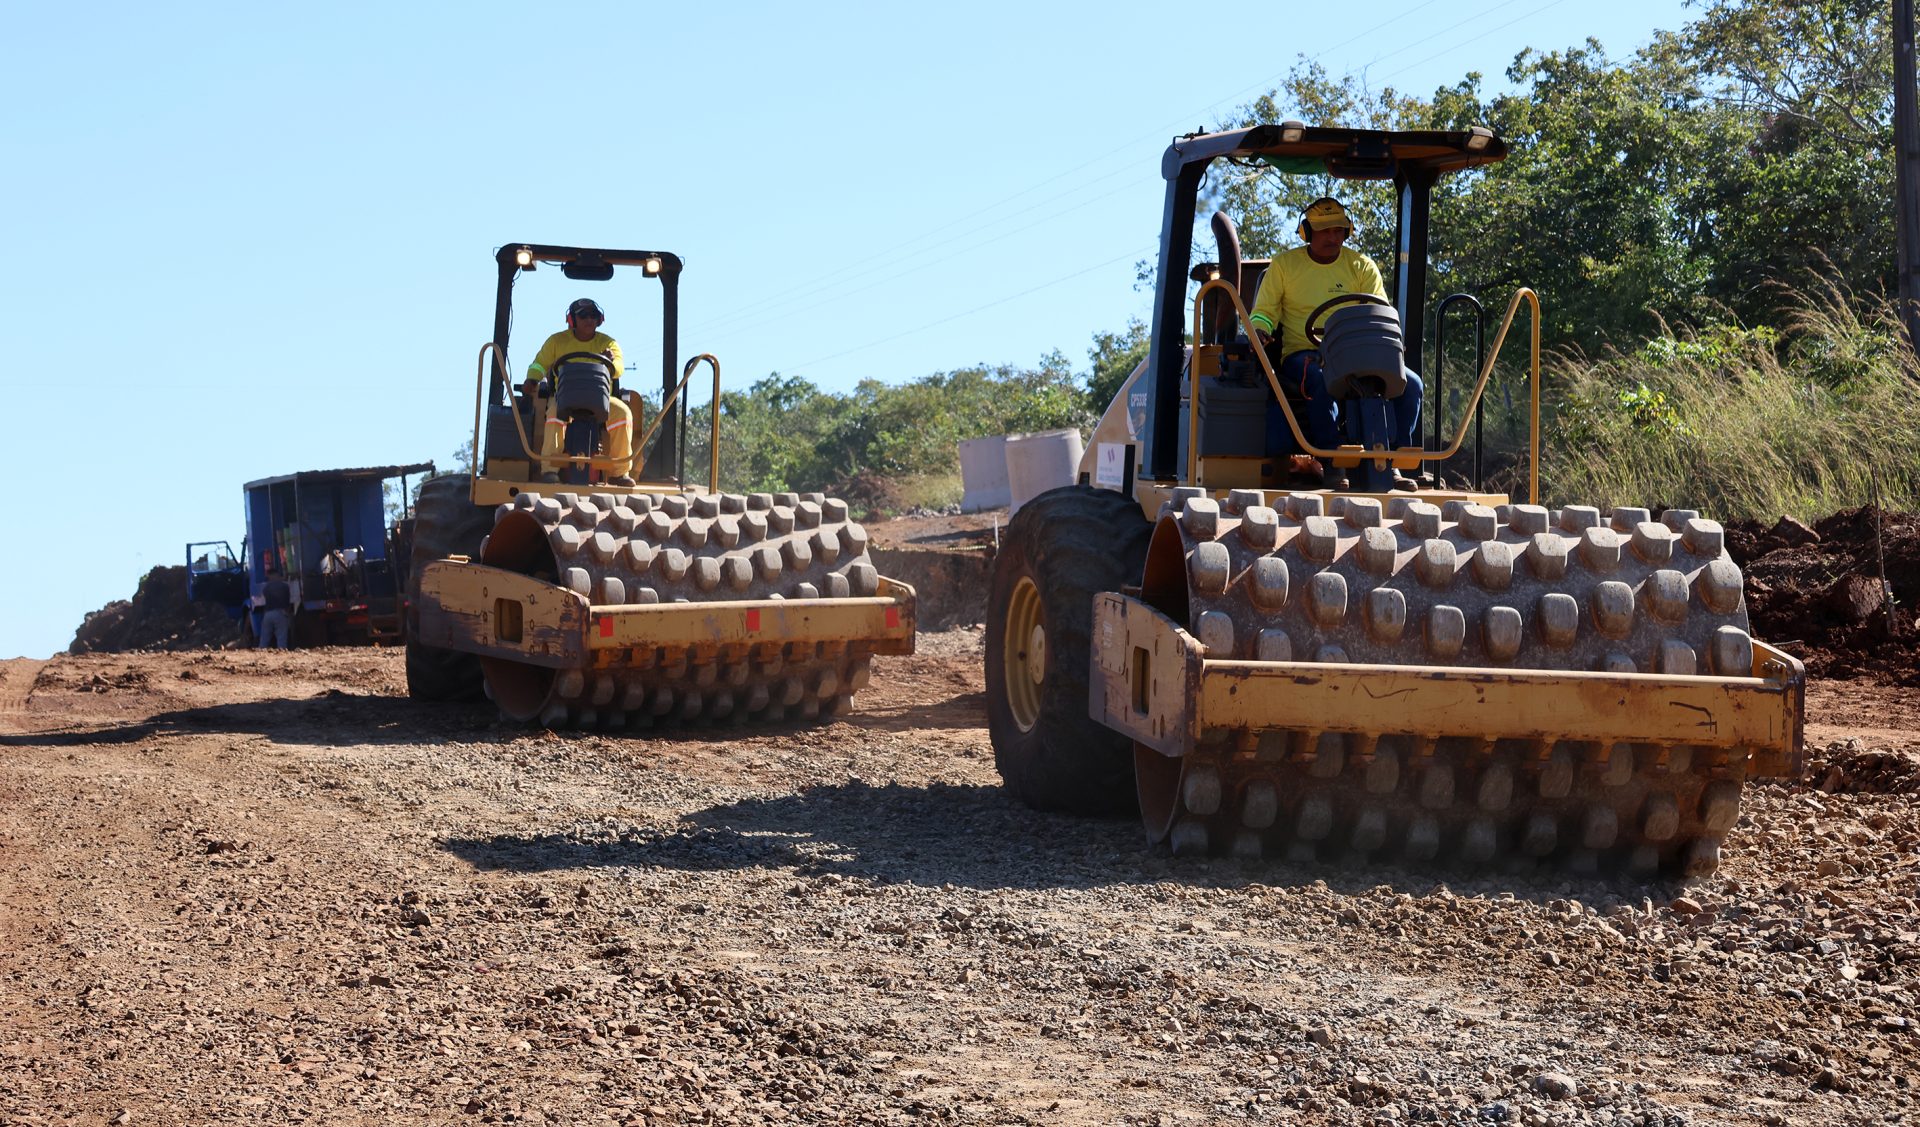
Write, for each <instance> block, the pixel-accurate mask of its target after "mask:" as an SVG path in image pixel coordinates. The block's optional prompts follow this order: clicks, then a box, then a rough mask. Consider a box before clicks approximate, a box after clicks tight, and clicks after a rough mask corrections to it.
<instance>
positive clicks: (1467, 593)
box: [986, 122, 1805, 876]
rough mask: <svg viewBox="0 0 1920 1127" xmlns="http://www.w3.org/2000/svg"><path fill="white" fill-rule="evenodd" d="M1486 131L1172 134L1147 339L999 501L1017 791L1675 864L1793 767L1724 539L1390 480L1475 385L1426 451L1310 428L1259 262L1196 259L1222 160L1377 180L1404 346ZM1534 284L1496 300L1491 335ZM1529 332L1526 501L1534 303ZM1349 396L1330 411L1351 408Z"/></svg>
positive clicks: (1788, 664)
mask: <svg viewBox="0 0 1920 1127" xmlns="http://www.w3.org/2000/svg"><path fill="white" fill-rule="evenodd" d="M1505 151H1506V149H1505V146H1504V144H1502V143H1501V142H1500V141H1499V139H1498V138H1496V137H1494V136H1493V135H1492V134H1490V133H1488V132H1486V131H1485V130H1478V129H1476V130H1472V131H1466V132H1457V133H1440V132H1423V133H1379V132H1371V131H1360V130H1346V129H1336V128H1308V127H1305V126H1302V125H1300V124H1299V123H1295V122H1288V123H1285V124H1283V125H1277V126H1275V125H1268V126H1259V127H1255V128H1253V129H1248V130H1242V131H1237V132H1233V133H1224V134H1213V135H1206V136H1195V137H1188V138H1183V139H1182V140H1180V141H1179V142H1176V143H1175V144H1174V146H1173V147H1172V148H1171V149H1170V150H1169V151H1168V154H1167V157H1166V159H1165V161H1164V162H1163V167H1164V168H1165V170H1166V175H1167V178H1168V181H1169V187H1168V204H1167V213H1166V214H1167V220H1166V226H1165V228H1164V231H1163V234H1162V245H1161V255H1160V268H1159V271H1158V275H1157V279H1158V280H1157V285H1158V292H1157V303H1156V306H1155V315H1154V325H1153V337H1152V344H1151V351H1150V353H1149V356H1148V358H1147V360H1146V361H1145V362H1144V363H1143V364H1142V365H1141V367H1140V369H1139V370H1138V371H1136V372H1135V373H1134V375H1133V377H1132V378H1131V379H1130V380H1129V382H1128V384H1127V385H1126V386H1125V387H1123V388H1122V390H1121V392H1120V394H1119V395H1118V396H1117V397H1116V400H1115V403H1114V405H1113V407H1111V408H1110V409H1109V410H1108V412H1107V414H1106V416H1105V417H1104V418H1103V419H1102V421H1101V424H1100V426H1099V428H1098V430H1097V431H1096V433H1095V441H1094V444H1093V447H1092V449H1091V450H1090V451H1089V454H1088V458H1087V461H1086V462H1085V463H1084V465H1083V467H1082V470H1083V472H1082V483H1081V484H1079V485H1075V486H1070V487H1068V488H1065V489H1059V490H1055V491H1053V492H1051V493H1048V494H1044V495H1042V496H1041V497H1040V498H1038V499H1036V500H1035V501H1033V502H1030V503H1029V504H1027V505H1026V506H1023V507H1022V508H1021V510H1020V511H1019V513H1018V514H1017V515H1016V516H1015V518H1014V519H1013V521H1012V522H1011V524H1010V525H1009V527H1008V530H1007V536H1006V539H1005V541H1004V544H1003V548H1002V551H1001V553H1000V555H999V557H998V559H997V560H996V564H995V573H994V578H993V588H992V592H991V596H990V608H989V617H988V628H987V639H986V644H987V653H986V662H987V683H988V715H989V725H990V728H991V730H992V736H993V741H994V749H995V758H996V761H997V764H998V766H999V768H1000V772H1001V775H1002V777H1003V779H1004V780H1005V782H1006V784H1007V786H1008V787H1009V789H1010V790H1012V791H1013V793H1014V794H1015V796H1016V797H1018V798H1019V799H1021V800H1022V801H1024V802H1026V803H1028V804H1030V805H1033V806H1035V807H1039V808H1044V809H1064V810H1074V811H1082V812H1089V813H1092V812H1114V811H1116V810H1121V809H1125V808H1129V807H1134V808H1137V809H1138V811H1139V813H1140V816H1141V818H1142V820H1143V822H1144V824H1145V826H1146V830H1147V833H1148V835H1149V837H1150V838H1151V839H1153V840H1154V841H1159V842H1165V843H1167V844H1168V845H1169V846H1170V847H1171V848H1172V849H1173V850H1174V851H1175V852H1178V853H1189V852H1191V853H1228V854H1233V855H1238V856H1244V857H1259V856H1278V857H1286V858H1293V859H1297V860H1360V861H1372V860H1381V859H1384V860H1405V861H1412V862H1422V863H1424V862H1440V863H1447V864H1459V863H1466V864H1470V865H1473V864H1489V865H1494V866H1498V867H1513V866H1527V865H1534V864H1541V863H1547V864H1557V865H1562V866H1566V867H1569V868H1572V869H1575V870H1579V871H1601V872H1626V873H1630V874H1638V875H1658V874H1665V875H1686V876H1697V875H1701V874H1704V873H1708V872H1711V871H1712V870H1713V869H1714V867H1715V866H1716V865H1717V864H1718V861H1719V856H1720V850H1721V847H1722V843H1723V841H1724V840H1725V838H1726V836H1727V833H1728V831H1729V830H1730V829H1732V828H1733V826H1734V823H1735V820H1736V818H1737V817H1738V813H1739V800H1740V789H1741V784H1742V782H1743V781H1745V780H1746V779H1749V778H1754V777H1759V776H1780V775H1792V774H1797V773H1798V772H1799V771H1800V770H1801V768H1802V759H1803V752H1802V747H1801V740H1802V724H1803V722H1802V715H1803V709H1804V683H1805V673H1804V670H1803V668H1802V667H1801V665H1800V663H1799V662H1798V661H1796V660H1795V659H1794V658H1792V657H1791V656H1789V655H1787V654H1785V653H1782V652H1781V651H1779V650H1777V649H1774V648H1772V647H1769V646H1767V645H1765V644H1763V643H1760V642H1757V641H1755V640H1754V639H1753V638H1752V637H1751V636H1750V634H1749V633H1748V623H1747V616H1746V611H1745V607H1744V604H1743V602H1742V586H1741V576H1740V573H1739V570H1738V568H1737V567H1735V565H1734V564H1733V562H1732V561H1731V560H1730V559H1729V558H1728V556H1727V554H1726V551H1725V547H1724V544H1723V542H1722V534H1721V529H1720V526H1719V525H1717V524H1715V523H1714V522H1713V521H1710V520H1705V519H1702V518H1701V517H1699V516H1698V514H1696V513H1693V512H1686V511H1680V510H1667V511H1666V512H1665V513H1663V514H1662V515H1661V517H1660V519H1658V520H1655V519H1652V515H1651V513H1649V511H1648V510H1646V509H1642V508H1633V507H1628V506H1617V507H1614V508H1612V509H1610V510H1608V511H1606V512H1602V511H1601V510H1600V509H1597V508H1594V507H1589V506H1581V505H1563V506H1560V507H1557V508H1548V507H1546V506H1543V505H1541V504H1538V503H1528V504H1517V503H1513V502H1512V501H1511V500H1510V499H1509V498H1508V497H1507V496H1505V495H1502V494H1497V493H1486V492H1482V491H1479V490H1477V489H1475V490H1465V489H1438V488H1431V487H1430V486H1431V484H1432V479H1431V478H1428V479H1426V480H1424V481H1423V482H1422V484H1421V486H1420V487H1419V488H1416V489H1412V490H1406V489H1400V488H1395V483H1394V478H1393V474H1392V471H1393V470H1395V469H1401V470H1417V469H1419V468H1420V467H1421V466H1422V465H1423V464H1424V463H1428V462H1434V461H1438V460H1441V459H1445V458H1447V457H1449V456H1451V455H1452V454H1453V453H1455V452H1456V451H1457V450H1458V449H1459V448H1460V445H1461V442H1462V440H1463V439H1464V436H1465V434H1466V426H1465V420H1466V419H1467V418H1470V417H1471V415H1472V413H1473V408H1472V405H1471V404H1470V405H1469V407H1468V409H1467V410H1466V411H1465V412H1463V414H1462V424H1461V427H1460V430H1459V433H1458V434H1457V435H1456V436H1455V437H1454V438H1453V440H1452V441H1451V442H1450V443H1445V442H1442V441H1441V439H1440V436H1439V432H1438V427H1437V426H1436V428H1435V430H1436V438H1435V441H1434V443H1433V446H1434V448H1433V449H1423V448H1402V449H1388V448H1386V447H1385V446H1384V445H1381V444H1378V443H1377V442H1368V441H1365V440H1362V441H1356V442H1353V443H1351V444H1348V445H1343V446H1340V447H1337V448H1328V449H1322V448H1317V447H1314V446H1312V445H1311V444H1310V443H1309V442H1308V441H1307V439H1306V437H1305V436H1304V435H1303V434H1302V433H1301V428H1300V426H1299V424H1298V421H1297V420H1296V419H1295V418H1294V417H1293V415H1292V409H1291V408H1290V407H1286V406H1285V405H1286V399H1285V396H1284V394H1283V393H1282V390H1283V389H1282V388H1281V387H1280V386H1279V384H1278V381H1277V380H1276V379H1275V373H1274V372H1273V369H1272V365H1271V363H1270V362H1269V361H1268V359H1267V358H1266V357H1265V356H1264V355H1263V354H1262V353H1261V352H1260V351H1259V350H1258V349H1254V348H1251V347H1249V344H1248V338H1249V337H1250V336H1251V332H1250V327H1249V323H1248V320H1247V315H1246V309H1245V305H1244V304H1243V302H1242V301H1241V294H1242V293H1246V292H1251V289H1252V287H1253V286H1254V285H1255V284H1256V282H1257V279H1258V275H1259V272H1260V271H1261V270H1262V269H1264V268H1265V266H1266V265H1267V263H1265V262H1252V261H1249V262H1242V261H1240V258H1239V254H1238V246H1237V239H1236V238H1235V236H1234V231H1233V227H1232V224H1231V223H1230V222H1228V221H1226V219H1225V217H1224V216H1216V217H1215V218H1214V221H1213V226H1214V231H1215V234H1216V237H1217V241H1218V242H1219V246H1220V260H1221V261H1220V262H1218V263H1203V264H1201V265H1200V267H1198V268H1195V269H1194V270H1193V271H1192V273H1191V275H1190V274H1189V258H1190V255H1191V248H1192V227H1193V218H1194V206H1195V200H1196V198H1197V196H1198V195H1199V186H1200V184H1201V181H1202V175H1203V173H1204V170H1205V168H1206V167H1207V165H1208V164H1209V163H1210V162H1211V161H1213V160H1216V159H1220V158H1232V159H1234V160H1235V161H1238V162H1241V163H1245V162H1248V161H1266V162H1268V163H1270V164H1273V165H1274V166H1275V167H1277V168H1280V169H1282V170H1285V171H1295V172H1297V171H1303V170H1304V171H1323V172H1326V173H1329V174H1331V175H1334V176H1365V177H1369V178H1382V179H1384V178H1387V177H1392V178H1393V179H1394V181H1395V184H1396V187H1397V188H1398V189H1399V192H1398V198H1399V201H1400V214H1399V216H1398V223H1399V227H1400V230H1399V241H1398V245H1400V246H1403V247H1405V246H1409V245H1410V246H1411V247H1412V248H1413V253H1411V254H1408V255H1403V256H1402V258H1401V261H1400V264H1399V269H1398V270H1397V272H1396V277H1395V279H1394V285H1395V291H1396V292H1395V301H1394V305H1395V307H1396V308H1397V312H1398V317H1399V319H1400V320H1401V321H1402V322H1403V323H1404V325H1405V326H1406V327H1405V339H1407V340H1409V341H1414V342H1418V341H1420V340H1421V339H1422V331H1421V319H1422V316H1423V305H1424V301H1425V277H1424V262H1425V255H1424V244H1425V233H1426V229H1427V208H1428V199H1429V192H1430V189H1431V187H1432V185H1433V183H1434V182H1435V180H1436V179H1437V178H1438V176H1439V175H1441V174H1443V173H1445V172H1449V171H1453V170H1456V169H1461V168H1469V167H1473V166H1475V165H1479V164H1484V163H1488V162H1490V161H1493V160H1498V159H1500V158H1501V157H1502V156H1504V155H1505ZM1190 276H1191V277H1193V278H1194V279H1195V280H1198V281H1201V282H1202V285H1201V287H1200V289H1199V292H1198V293H1197V294H1196V295H1195V298H1194V309H1193V313H1194V324H1193V333H1192V337H1191V338H1190V339H1191V341H1192V342H1193V344H1192V345H1191V346H1189V345H1187V344H1186V342H1185V341H1184V340H1183V334H1182V332H1181V328H1182V323H1183V320H1184V315H1185V313H1186V297H1185V290H1186V281H1187V279H1188V278H1189V277H1190ZM1531 296H1532V295H1531V294H1530V292H1528V291H1521V292H1520V293H1518V294H1516V295H1515V297H1514V300H1513V303H1512V304H1511V305H1510V306H1509V307H1508V310H1507V315H1506V322H1505V324H1503V326H1502V327H1501V330H1500V339H1502V340H1503V339H1504V337H1505V333H1506V330H1507V328H1508V327H1510V326H1511V323H1512V319H1513V315H1514V313H1515V311H1516V310H1517V308H1518V305H1519V303H1520V301H1521V300H1522V298H1528V299H1531ZM1338 316H1339V314H1338V313H1335V314H1334V317H1335V318H1337V317H1338ZM1376 316H1377V315H1376ZM1534 319H1535V338H1534V352H1533V372H1532V387H1533V389H1534V394H1535V402H1534V412H1535V415H1534V417H1535V423H1534V447H1533V454H1532V457H1533V461H1534V463H1535V466H1536V469H1535V471H1534V472H1535V475H1536V476H1535V479H1534V480H1535V482H1536V485H1535V486H1534V489H1533V492H1534V496H1532V497H1530V498H1529V500H1530V501H1535V502H1537V500H1538V497H1537V492H1538V490H1537V463H1538V444H1539V424H1538V389H1539V370H1538V324H1537V322H1538V310H1537V305H1536V307H1535V311H1534ZM1333 320H1334V318H1329V324H1332V323H1333ZM1329 335H1330V336H1331V335H1332V334H1331V333H1330V334H1329ZM1498 348H1499V345H1498V343H1497V342H1496V344H1495V354H1496V355H1497V353H1498ZM1325 358H1326V360H1327V362H1328V363H1329V365H1333V364H1334V363H1335V357H1334V356H1333V354H1332V353H1331V352H1330V351H1329V352H1327V353H1326V356H1325ZM1418 358H1419V349H1418V348H1417V347H1415V348H1412V349H1409V350H1408V363H1409V366H1413V365H1414V364H1416V363H1417V361H1418ZM1491 370H1492V364H1491V362H1488V363H1486V364H1485V365H1484V366H1483V367H1482V370H1481V371H1480V373H1479V382H1478V384H1477V385H1476V387H1475V389H1474V393H1473V402H1476V403H1477V401H1478V397H1479V395H1480V394H1481V392H1482V391H1484V389H1485V385H1486V381H1487V377H1488V374H1489V373H1490V372H1491ZM1355 383H1356V387H1355V388H1354V389H1353V390H1351V391H1350V392H1349V395H1350V397H1351V398H1350V401H1349V402H1348V403H1347V404H1346V405H1345V410H1346V411H1347V412H1348V413H1349V414H1350V415H1360V414H1364V412H1365V410H1366V409H1367V407H1368V404H1367V402H1366V400H1367V399H1368V398H1369V395H1368V392H1367V391H1366V385H1365V383H1364V381H1355ZM1248 386H1252V387H1257V388H1262V389H1265V390H1267V391H1269V392H1271V394H1272V395H1273V397H1274V400H1273V401H1277V402H1279V403H1280V404H1282V407H1283V409H1284V410H1285V413H1286V421H1287V424H1288V426H1289V428H1290V429H1291V430H1292V432H1293V435H1294V438H1295V440H1296V442H1297V443H1298V445H1299V447H1300V448H1301V449H1302V450H1303V451H1304V452H1305V453H1306V454H1308V455H1312V456H1315V457H1326V458H1330V459H1332V460H1333V461H1334V463H1335V464H1336V465H1343V466H1345V467H1347V468H1348V471H1349V473H1350V474H1351V475H1352V477H1353V478H1354V479H1356V480H1357V481H1358V482H1359V483H1360V484H1359V488H1358V489H1357V490H1355V491H1352V492H1348V491H1345V490H1340V491H1335V490H1326V489H1302V488H1298V487H1296V486H1295V485H1294V483H1292V482H1290V481H1289V480H1288V476H1287V475H1288V460H1287V459H1286V458H1285V457H1277V458H1276V457H1275V456H1273V455H1272V454H1271V453H1270V452H1269V451H1268V450H1267V449H1266V448H1265V443H1266V439H1265V435H1264V433H1263V430H1264V428H1247V427H1243V428H1241V429H1240V431H1239V432H1237V433H1236V431H1235V430H1234V428H1233V426H1232V425H1230V424H1231V419H1229V418H1226V416H1227V415H1228V413H1229V412H1230V411H1231V410H1232V409H1233V408H1234V405H1235V404H1236V403H1241V402H1247V401H1257V402H1258V403H1259V406H1260V410H1261V411H1262V412H1264V410H1265V404H1266V402H1268V401H1269V400H1267V398H1266V397H1265V396H1262V395H1259V394H1257V393H1256V394H1255V395H1254V396H1252V397H1248V396H1247V395H1244V394H1242V393H1243V392H1244V391H1245V390H1246V388H1247V387H1248ZM1372 398H1373V400H1374V401H1375V405H1376V406H1377V403H1378V400H1379V396H1378V395H1377V394H1374V395H1373V396H1372ZM1438 398H1440V397H1438V396H1434V397H1432V398H1430V399H1429V402H1433V401H1434V400H1435V399H1438ZM1196 399H1198V400H1199V407H1198V410H1197V411H1196V410H1195V409H1194V401H1195V400H1196ZM1210 408H1211V410H1210ZM1223 420H1224V422H1223ZM1356 429H1358V428H1356ZM1376 433H1377V432H1376ZM1143 517H1144V518H1145V519H1143Z"/></svg>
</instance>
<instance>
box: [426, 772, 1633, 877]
mask: <svg viewBox="0 0 1920 1127" xmlns="http://www.w3.org/2000/svg"><path fill="white" fill-rule="evenodd" d="M440 844H441V846H442V847H443V848H444V849H446V850H447V851H448V852H450V853H452V854H454V855H455V856H457V857H459V858H461V859H462V860H464V861H466V862H467V863H468V864H471V865H472V866H474V867H475V868H476V869H479V870H483V871H505V872H517V873H554V872H567V871H579V870H592V869H616V868H632V869H666V870H678V871H683V872H696V873H697V872H716V871H731V870H740V869H755V868H757V869H769V870H784V871H787V872H790V873H792V874H793V875H794V876H796V877H801V878H807V877H817V876H824V875H828V874H832V875H836V876H840V877H844V878H846V879H850V880H859V881H866V882H870V883H874V884H909V885H919V886H925V887H942V886H947V885H952V886H955V887H959V888H966V889H972V890H977V891H994V890H1037V889H1096V888H1107V887H1112V886H1116V885H1136V884H1154V883H1159V882H1171V883H1177V884H1182V885H1188V886H1192V887H1206V888H1215V889H1220V890H1237V889H1247V888H1255V887H1275V888H1293V887H1302V886H1307V885H1311V884H1313V883H1315V882H1316V881H1318V882H1324V883H1325V884H1326V885H1327V887H1328V888H1329V889H1331V890H1332V891H1335V892H1339V893H1343V894H1348V895H1356V894H1365V893H1368V892H1370V891H1373V890H1378V889H1385V890H1386V891H1387V892H1389V893H1407V894H1410V895H1415V896H1422V895H1427V894H1429V893H1432V892H1433V891H1434V890H1435V889H1436V888H1438V887H1439V886H1441V885H1445V886H1447V887H1448V888H1450V889H1452V890H1453V891H1454V892H1455V893H1457V894H1461V895H1487V896H1498V895H1501V894H1503V893H1510V894H1511V895H1512V896H1514V897H1515V898H1516V899H1521V900H1530V901H1535V902H1539V903H1545V902H1547V901H1550V900H1554V899H1559V898H1562V897H1567V896H1575V897H1579V898H1582V899H1588V898H1592V899H1600V898H1603V897H1606V896H1608V895H1613V896H1638V895H1662V894H1666V893H1669V892H1670V891H1671V889H1670V887H1669V886H1665V885H1651V884H1636V883H1632V882H1625V881H1622V882H1609V881H1602V880H1594V879H1591V878H1584V877H1576V876H1573V875H1571V874H1567V873H1563V872H1558V871H1554V870H1550V869H1548V870H1540V871H1535V872H1504V873H1502V872H1488V871H1485V870H1470V869H1461V868H1451V869H1449V868H1443V867H1435V868H1431V869H1424V870H1410V869H1406V868H1398V867H1382V866H1368V865H1366V864H1364V863H1326V864H1297V863H1291V862H1286V861H1281V860H1270V861H1241V860H1234V859H1227V858H1184V857H1172V856H1169V855H1167V854H1166V853H1165V852H1164V851H1163V850H1162V849H1159V848H1157V847H1153V846H1149V845H1148V844H1147V843H1146V841H1145V837H1144V834H1143V833H1142V832H1141V829H1140V826H1139V823H1138V822H1137V821H1134V820H1133V819H1131V818H1126V819H1122V818H1108V819H1097V818H1081V817H1073V816H1069V815H1061V814H1042V813H1036V812H1034V811H1031V810H1026V809H1024V808H1021V807H1019V806H1017V805H1015V804H1014V803H1013V802H1012V801H1011V800H1010V799H1009V798H1008V797H1007V796H1006V793H1005V792H1004V791H1002V790H1001V789H1000V788H999V787H995V786H985V785H952V784H944V783H935V784H931V785H926V786H906V785H900V784H896V783H886V784H874V783H868V782H864V781H859V780H855V781H851V782H846V783H839V784H834V785H830V786H818V787H811V788H808V789H807V790H804V791H801V792H799V793H796V794H790V795H781V796H778V797H773V798H753V799H744V800H741V801H738V802H730V803H726V804H724V805H719V806H712V807H708V808H707V809H704V810H699V811H695V812H693V813H690V814H687V815H685V816H684V817H683V818H682V819H681V820H680V823H679V824H678V825H677V826H674V827H672V828H655V827H646V826H622V827H619V828H617V829H612V830H606V829H601V830H594V831H587V832H565V833H544V834H532V835H521V834H498V835H494V836H491V837H475V838H448V839H443V840H442V841H441V843H440Z"/></svg>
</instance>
